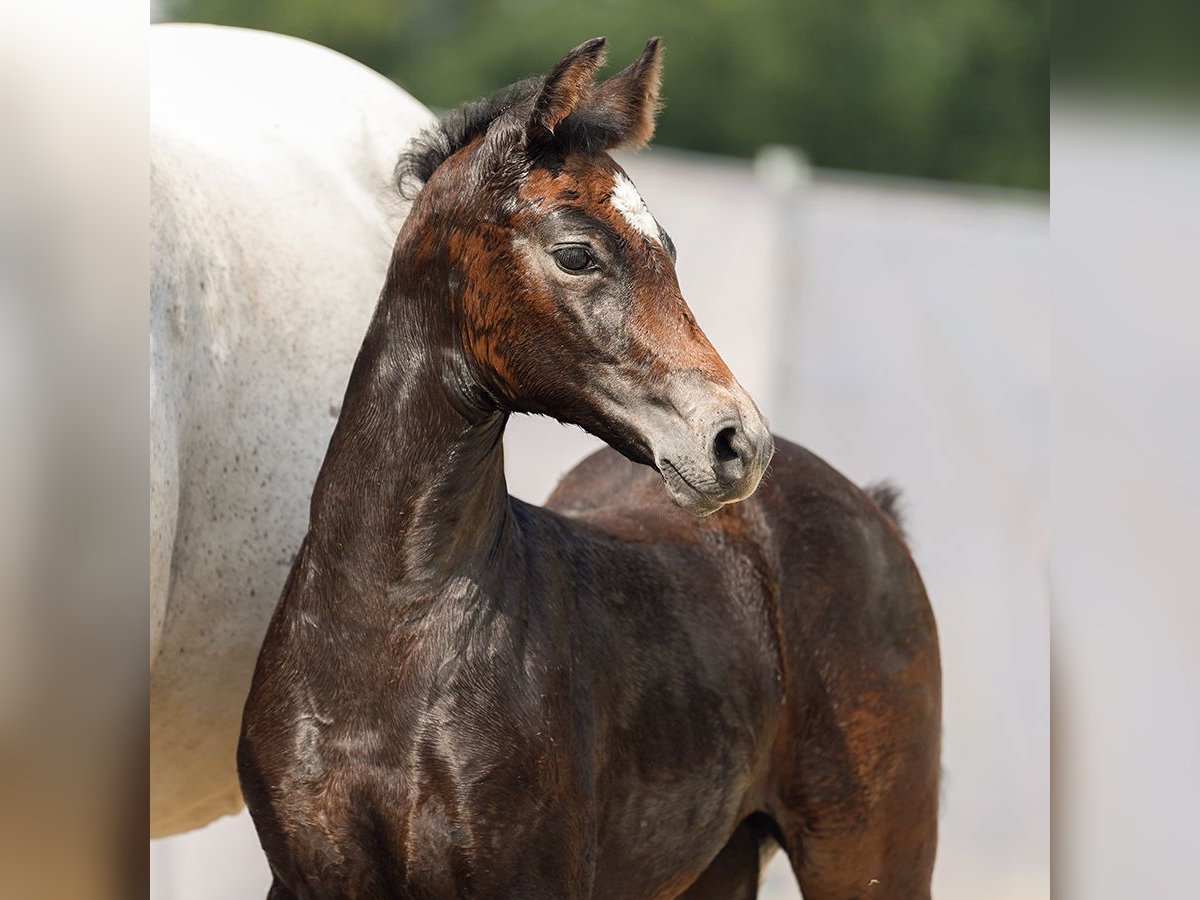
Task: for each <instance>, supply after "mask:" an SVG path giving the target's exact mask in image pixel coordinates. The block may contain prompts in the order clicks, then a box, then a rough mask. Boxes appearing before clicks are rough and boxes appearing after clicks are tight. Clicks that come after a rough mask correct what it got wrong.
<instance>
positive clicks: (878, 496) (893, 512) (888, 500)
mask: <svg viewBox="0 0 1200 900" xmlns="http://www.w3.org/2000/svg"><path fill="white" fill-rule="evenodd" d="M865 490H866V492H867V496H868V497H870V498H871V499H872V500H874V501H875V502H876V503H877V504H879V508H880V509H882V510H883V514H884V515H885V516H887V517H888V518H889V519H891V520H892V522H893V523H895V525H896V528H897V529H898V530H899V531H900V534H901V535H903V536H904V538H905V540H907V539H908V534H907V533H906V532H905V530H904V517H903V515H902V512H901V510H902V508H903V505H902V504H901V502H900V488H898V487H896V486H895V485H894V484H892V483H891V482H890V481H877V482H875V483H874V484H869V485H867V487H866V488H865Z"/></svg>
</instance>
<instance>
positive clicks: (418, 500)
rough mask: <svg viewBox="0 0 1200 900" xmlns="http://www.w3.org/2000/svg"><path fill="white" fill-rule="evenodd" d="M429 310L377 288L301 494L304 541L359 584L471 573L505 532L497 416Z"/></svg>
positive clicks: (413, 582) (419, 582)
mask: <svg viewBox="0 0 1200 900" xmlns="http://www.w3.org/2000/svg"><path fill="white" fill-rule="evenodd" d="M431 306H434V305H433V304H424V303H420V302H419V301H418V300H416V299H413V300H409V299H408V298H406V297H399V296H397V297H389V295H388V292H387V289H386V288H385V293H384V297H383V299H382V300H381V301H380V303H379V306H378V308H377V309H376V311H375V315H374V317H373V318H372V321H371V325H370V327H369V329H368V331H367V336H366V338H365V339H364V341H363V345H362V348H361V350H360V351H359V355H358V359H357V361H356V362H355V365H354V369H353V372H352V373H351V376H350V382H349V385H348V387H347V389H346V397H345V401H344V403H343V405H342V411H341V414H340V416H339V418H338V422H337V426H336V427H335V429H334V434H333V437H332V439H331V440H330V444H329V450H328V452H327V454H326V457H325V462H324V464H323V465H322V467H321V472H320V474H319V476H318V477H317V483H316V486H315V488H314V490H313V500H312V512H311V521H310V527H309V541H310V543H311V544H314V545H316V547H317V548H319V550H320V551H321V552H322V553H323V554H325V556H326V557H327V559H328V560H329V561H330V562H331V563H332V564H334V565H336V566H341V567H344V568H345V569H346V570H348V573H349V574H350V575H352V577H353V578H354V579H357V580H361V581H362V583H363V584H364V585H366V586H368V587H369V586H370V585H375V586H377V587H385V588H387V589H389V590H395V589H396V588H403V587H416V588H417V589H418V590H425V589H428V590H435V589H436V586H437V584H438V583H439V582H444V581H449V580H451V579H457V578H462V577H464V576H466V577H476V576H479V575H482V574H483V573H486V572H488V571H489V570H492V569H494V568H495V567H496V564H497V557H498V555H499V554H501V553H502V552H503V549H504V545H505V542H506V539H507V538H508V533H509V531H510V530H511V526H512V512H511V507H510V501H509V497H508V491H507V486H506V483H505V479H504V451H503V441H502V438H503V434H504V426H505V422H506V416H505V415H504V414H503V413H501V412H499V411H497V410H495V409H488V408H486V407H483V406H481V405H480V404H478V403H476V402H473V401H472V400H471V399H470V395H469V392H468V391H467V390H464V385H466V384H469V376H468V375H467V367H466V366H465V365H464V364H463V360H462V359H461V354H460V353H458V352H456V351H455V350H454V342H453V341H452V340H451V337H450V334H449V329H448V326H447V323H445V322H442V321H440V319H439V317H438V316H436V315H434V314H433V313H432V312H431ZM440 309H442V310H445V309H446V304H445V303H444V301H443V303H442V305H441V307H440Z"/></svg>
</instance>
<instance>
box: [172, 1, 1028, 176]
mask: <svg viewBox="0 0 1200 900" xmlns="http://www.w3.org/2000/svg"><path fill="white" fill-rule="evenodd" d="M1047 3H1048V0H908V2H904V3H897V2H894V0H893V2H888V0H837V2H829V0H738V2H734V0H691V2H688V3H657V4H652V3H647V2H645V0H590V2H587V3H583V2H557V3H555V2H551V0H257V2H255V3H246V2H244V0H174V2H173V3H168V6H167V10H168V15H169V18H172V19H177V20H185V21H205V22H218V23H222V24H229V25H244V26H248V27H253V28H263V29H267V30H270V31H279V32H283V33H286V34H293V35H296V36H299V37H303V38H307V39H309V40H312V41H316V42H317V43H320V44H325V45H327V46H329V47H333V48H334V49H336V50H339V51H341V52H343V53H345V54H347V55H349V56H352V57H354V58H356V59H358V60H361V61H362V62H364V63H366V64H367V65H368V66H370V67H372V68H373V69H376V70H378V71H379V72H382V73H383V74H385V75H387V76H389V77H390V78H392V79H394V80H395V81H396V82H398V83H399V84H401V85H403V86H404V87H405V88H406V89H408V90H409V91H410V92H411V93H412V94H414V95H415V96H417V97H419V98H420V99H421V100H422V101H423V102H424V103H426V104H428V105H430V106H434V107H442V108H448V107H451V106H454V105H456V104H457V103H459V102H461V101H463V100H466V99H469V98H471V97H475V96H479V95H481V94H485V93H487V92H489V91H491V90H493V89H494V88H496V87H499V86H501V85H504V84H507V83H509V82H510V81H513V80H515V79H517V78H520V77H523V76H525V75H528V74H530V73H532V72H539V71H544V70H545V69H546V68H547V67H548V66H549V65H550V64H552V63H553V62H554V60H555V59H556V58H557V57H558V56H559V55H560V54H561V53H563V52H564V51H565V50H567V49H569V48H570V47H572V46H574V45H575V44H577V43H579V42H580V41H582V40H584V39H586V38H588V37H591V36H593V35H596V34H603V35H606V36H607V37H608V38H609V41H610V48H609V59H610V60H611V61H612V71H615V70H616V68H617V67H619V66H621V65H624V64H625V63H626V62H627V61H629V60H632V59H633V58H634V56H636V54H637V53H638V52H639V51H640V49H641V46H642V44H643V43H644V41H645V40H646V39H647V38H648V37H650V36H651V35H655V34H658V35H662V36H663V38H664V39H665V43H666V48H667V60H668V68H667V78H666V82H665V87H664V93H665V96H666V104H667V114H665V115H664V116H663V117H662V118H661V119H660V123H659V133H658V143H660V144H663V145H670V146H675V147H685V148H691V149H695V150H704V151H709V152H712V153H724V154H732V155H737V156H749V155H751V154H753V153H754V152H755V151H756V150H757V149H758V148H759V147H761V146H762V145H764V144H770V143H785V144H794V145H796V146H798V147H800V148H802V149H803V150H804V151H805V152H806V153H807V154H808V155H809V157H810V158H811V159H812V160H813V162H814V163H815V164H817V165H821V166H831V167H836V168H845V169H860V170H866V171H873V172H888V173H894V174H901V175H914V176H921V177H928V178H940V179H948V180H953V181H970V182H982V183H987V184H997V185H1011V186H1019V187H1026V188H1037V189H1045V188H1046V187H1047V186H1048V183H1049V146H1048V141H1049V100H1048V89H1049V83H1048V82H1049V59H1048V55H1049V49H1048V44H1049V23H1048V11H1047Z"/></svg>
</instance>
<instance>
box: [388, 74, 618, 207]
mask: <svg viewBox="0 0 1200 900" xmlns="http://www.w3.org/2000/svg"><path fill="white" fill-rule="evenodd" d="M545 83H546V77H545V76H544V75H535V76H531V77H529V78H525V79H523V80H521V81H518V82H516V83H515V84H510V85H509V86H508V87H504V88H501V89H500V90H498V91H496V92H494V93H492V94H490V95H488V96H487V97H483V98H480V99H478V100H470V101H468V102H466V103H464V104H462V106H459V107H457V108H456V109H453V110H451V111H450V112H448V113H446V114H445V115H444V116H442V117H441V118H440V119H439V120H438V121H437V122H435V123H434V124H433V125H431V126H429V127H428V128H426V129H424V130H423V131H421V132H420V133H419V134H417V136H416V137H414V138H413V139H412V141H411V142H410V143H409V145H408V146H407V147H406V148H405V150H404V151H403V152H402V153H401V154H400V159H399V160H398V161H397V162H396V169H395V182H396V187H397V188H398V189H399V191H400V194H401V196H403V197H405V198H407V199H410V200H411V199H413V198H415V197H416V195H417V194H419V193H420V192H421V188H422V187H424V185H425V183H426V182H427V181H429V179H430V178H431V177H432V175H433V173H434V172H435V171H437V168H438V166H440V165H441V164H442V163H444V162H445V161H446V160H448V159H449V158H450V157H451V156H453V155H454V154H455V153H457V152H458V151H459V150H461V149H462V148H463V147H465V146H467V145H468V144H469V143H471V141H473V140H475V138H477V137H479V136H480V135H481V134H485V133H486V132H487V130H488V128H489V127H491V124H492V123H493V122H495V121H496V119H498V118H500V117H501V116H502V115H504V114H505V113H507V112H509V111H510V110H513V109H516V108H518V107H521V106H529V107H530V109H531V110H532V106H533V101H534V98H536V97H537V95H538V94H539V93H540V92H541V89H542V87H543V85H545ZM620 127H621V126H620V123H619V122H617V121H616V120H615V119H614V118H613V115H612V113H611V111H606V110H603V109H599V108H595V107H589V106H588V105H587V104H581V106H580V108H577V109H576V110H575V111H574V112H572V113H571V115H570V116H568V117H567V118H566V119H565V120H564V121H563V122H561V123H560V124H559V126H558V128H557V129H556V130H555V132H554V134H553V136H549V139H548V140H547V142H546V144H545V145H544V146H543V147H542V150H543V151H553V152H558V153H561V152H563V151H565V150H566V149H567V148H568V147H570V148H580V149H585V150H587V151H588V152H599V151H601V150H603V149H605V147H607V146H609V145H611V144H612V143H614V142H615V141H616V139H617V136H618V134H619V131H620Z"/></svg>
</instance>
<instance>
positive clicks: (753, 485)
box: [659, 464, 761, 518]
mask: <svg viewBox="0 0 1200 900" xmlns="http://www.w3.org/2000/svg"><path fill="white" fill-rule="evenodd" d="M659 473H660V474H661V475H662V480H663V485H664V486H665V487H666V489H667V496H668V497H670V498H671V502H672V503H674V504H675V505H676V506H678V507H679V508H680V509H682V510H683V511H684V512H688V513H691V514H692V515H693V516H696V517H697V518H702V517H704V516H710V515H712V514H713V513H715V512H716V511H717V510H718V509H720V508H721V507H723V506H726V505H728V504H730V503H737V502H739V501H741V500H745V499H746V498H748V497H749V496H750V495H752V494H753V493H754V492H755V491H756V490H757V489H758V483H759V479H760V477H761V476H760V475H759V476H751V477H750V478H749V479H747V480H746V482H743V483H742V484H741V485H739V487H738V488H737V489H735V490H732V491H725V492H720V493H717V492H711V491H704V490H701V489H699V488H696V487H693V486H692V485H691V484H690V483H689V482H688V481H687V480H686V479H685V478H684V477H683V476H682V475H681V474H680V473H679V471H678V470H677V469H675V467H674V466H672V465H670V464H666V465H660V466H659Z"/></svg>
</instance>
